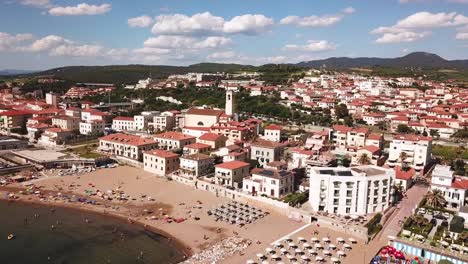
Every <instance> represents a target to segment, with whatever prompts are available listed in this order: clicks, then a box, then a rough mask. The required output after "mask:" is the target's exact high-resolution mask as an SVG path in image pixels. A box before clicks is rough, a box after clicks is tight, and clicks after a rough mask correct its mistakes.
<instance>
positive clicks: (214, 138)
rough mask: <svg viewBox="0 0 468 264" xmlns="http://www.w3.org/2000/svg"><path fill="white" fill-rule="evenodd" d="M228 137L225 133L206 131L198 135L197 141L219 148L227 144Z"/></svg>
mask: <svg viewBox="0 0 468 264" xmlns="http://www.w3.org/2000/svg"><path fill="white" fill-rule="evenodd" d="M226 141H227V138H226V137H225V136H223V135H218V134H214V133H205V134H203V135H201V136H200V137H198V139H197V142H199V143H203V144H206V145H209V146H210V147H211V148H212V149H219V148H222V147H224V146H226Z"/></svg>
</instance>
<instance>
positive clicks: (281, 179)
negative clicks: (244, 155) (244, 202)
mask: <svg viewBox="0 0 468 264" xmlns="http://www.w3.org/2000/svg"><path fill="white" fill-rule="evenodd" d="M242 184H243V191H244V192H247V193H249V194H251V195H254V196H255V195H266V196H269V197H274V198H281V197H283V196H285V195H287V194H289V193H292V192H294V174H293V173H292V172H290V171H287V170H275V169H262V168H255V169H253V170H252V176H250V177H246V178H244V180H243V183H242Z"/></svg>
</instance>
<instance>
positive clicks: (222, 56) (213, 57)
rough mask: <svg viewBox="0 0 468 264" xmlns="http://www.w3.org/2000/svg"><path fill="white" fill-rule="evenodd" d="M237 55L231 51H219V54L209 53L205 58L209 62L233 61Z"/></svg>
mask: <svg viewBox="0 0 468 264" xmlns="http://www.w3.org/2000/svg"><path fill="white" fill-rule="evenodd" d="M238 56H239V55H238V54H237V53H236V52H235V51H232V50H228V51H220V52H214V53H211V54H210V55H208V56H207V59H209V60H216V61H218V60H226V59H234V58H237V57H238Z"/></svg>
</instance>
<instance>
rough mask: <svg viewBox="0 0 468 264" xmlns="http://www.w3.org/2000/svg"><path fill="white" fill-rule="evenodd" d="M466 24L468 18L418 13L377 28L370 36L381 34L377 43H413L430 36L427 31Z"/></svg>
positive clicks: (441, 13)
mask: <svg viewBox="0 0 468 264" xmlns="http://www.w3.org/2000/svg"><path fill="white" fill-rule="evenodd" d="M466 24H468V17H466V16H464V15H462V14H458V13H457V12H451V13H445V12H440V13H430V12H418V13H415V14H412V15H410V16H408V17H406V18H403V19H401V20H399V21H397V23H396V24H394V25H393V26H389V27H379V28H376V29H374V30H372V31H371V32H370V33H371V34H381V36H380V37H379V38H377V40H376V42H377V43H399V42H413V41H417V40H420V39H422V38H425V37H426V36H428V35H430V34H431V32H430V31H429V29H435V28H442V27H454V26H461V25H466Z"/></svg>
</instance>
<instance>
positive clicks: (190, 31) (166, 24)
mask: <svg viewBox="0 0 468 264" xmlns="http://www.w3.org/2000/svg"><path fill="white" fill-rule="evenodd" d="M273 23H274V22H273V19H271V18H267V17H265V16H264V15H258V14H256V15H251V14H246V15H242V16H236V17H234V18H232V19H231V20H229V21H226V20H225V19H224V18H222V17H219V16H214V15H212V14H211V13H210V12H204V13H198V14H194V15H193V16H187V15H182V14H173V15H160V16H158V17H156V23H155V24H154V26H153V28H152V30H151V31H152V32H153V33H154V34H161V35H219V34H247V35H254V34H258V33H262V32H265V31H267V30H269V29H270V27H271V26H272V25H273Z"/></svg>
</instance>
